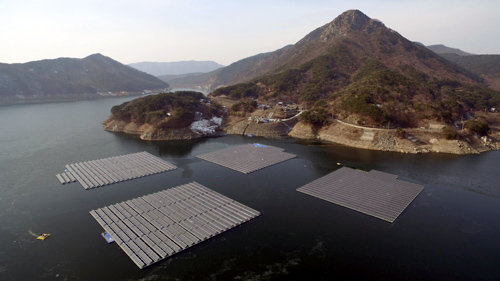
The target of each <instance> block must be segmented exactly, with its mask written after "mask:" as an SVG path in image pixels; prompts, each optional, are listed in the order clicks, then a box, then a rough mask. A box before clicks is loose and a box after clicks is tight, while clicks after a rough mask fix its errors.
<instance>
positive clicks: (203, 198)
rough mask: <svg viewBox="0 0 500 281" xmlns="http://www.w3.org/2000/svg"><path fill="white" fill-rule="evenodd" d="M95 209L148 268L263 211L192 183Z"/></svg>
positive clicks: (94, 213)
mask: <svg viewBox="0 0 500 281" xmlns="http://www.w3.org/2000/svg"><path fill="white" fill-rule="evenodd" d="M90 214H91V215H92V216H93V217H94V218H95V220H97V222H98V223H99V224H100V225H101V226H102V227H103V228H104V230H105V231H106V232H108V234H110V236H111V237H112V238H113V239H114V240H115V241H116V243H117V244H118V245H119V246H120V248H121V249H122V250H123V251H124V252H125V253H126V254H127V255H128V256H129V257H130V259H132V261H133V262H134V263H135V264H136V265H137V266H138V267H139V268H144V267H146V266H149V265H151V264H153V263H155V262H157V261H160V260H162V259H164V258H166V257H169V256H171V255H173V254H175V253H177V252H180V251H182V250H184V249H186V248H189V247H191V246H193V245H195V244H198V243H200V242H202V241H205V240H207V239H209V238H210V237H213V236H215V235H217V234H220V233H222V232H224V231H226V230H229V229H231V228H233V227H236V226H237V225H240V224H242V223H244V222H246V221H249V220H250V219H252V218H255V217H257V216H259V215H260V213H259V212H258V211H256V210H254V209H251V208H249V207H247V206H245V205H243V204H241V203H238V202H236V201H234V200H232V199H230V198H228V197H226V196H223V195H221V194H219V193H217V192H215V191H213V190H211V189H208V188H207V187H205V186H203V185H201V184H199V183H196V182H192V183H189V184H185V185H181V186H178V187H174V188H170V189H166V190H163V191H160V192H156V193H152V194H149V195H145V196H142V197H139V198H136V199H132V200H128V201H125V202H121V203H117V204H114V205H110V206H107V207H103V208H100V209H97V210H92V211H90Z"/></svg>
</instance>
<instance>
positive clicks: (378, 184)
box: [297, 167, 424, 222]
mask: <svg viewBox="0 0 500 281" xmlns="http://www.w3.org/2000/svg"><path fill="white" fill-rule="evenodd" d="M397 177H398V176H397V175H393V174H389V173H384V172H380V171H376V170H371V171H370V172H364V171H361V170H355V169H351V168H347V167H342V168H340V169H338V170H336V171H334V172H332V173H330V174H328V175H326V176H324V177H321V178H319V179H317V180H315V181H313V182H311V183H308V184H306V185H304V186H302V187H300V188H298V189H297V191H300V192H303V193H306V194H309V195H312V196H314V197H317V198H321V199H324V200H326V201H329V202H332V203H335V204H338V205H341V206H344V207H347V208H350V209H353V210H356V211H359V212H362V213H365V214H368V215H371V216H374V217H377V218H380V219H383V220H386V221H388V222H394V220H396V218H397V217H398V216H399V215H400V214H401V213H402V212H403V211H404V210H405V209H406V207H408V205H409V204H410V203H411V202H412V201H413V200H414V199H415V198H416V197H417V195H418V194H419V193H420V192H421V191H422V189H423V188H424V187H423V186H421V185H418V184H414V183H410V182H406V181H402V180H398V179H397Z"/></svg>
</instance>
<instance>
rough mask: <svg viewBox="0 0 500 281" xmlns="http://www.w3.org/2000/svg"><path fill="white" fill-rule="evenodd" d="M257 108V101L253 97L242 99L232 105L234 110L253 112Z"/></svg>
mask: <svg viewBox="0 0 500 281" xmlns="http://www.w3.org/2000/svg"><path fill="white" fill-rule="evenodd" d="M256 108H257V101H255V100H252V99H247V100H244V101H240V102H238V103H235V104H233V105H232V106H231V111H232V112H242V113H245V112H253V111H254V110H255V109H256Z"/></svg>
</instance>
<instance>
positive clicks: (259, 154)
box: [198, 143, 295, 174]
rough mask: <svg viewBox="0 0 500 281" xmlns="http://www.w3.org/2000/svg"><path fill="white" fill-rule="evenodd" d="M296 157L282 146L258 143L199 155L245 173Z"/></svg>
mask: <svg viewBox="0 0 500 281" xmlns="http://www.w3.org/2000/svg"><path fill="white" fill-rule="evenodd" d="M294 157H295V155H294V154H291V153H287V152H284V149H282V148H279V147H275V146H270V145H263V144H258V143H254V144H244V145H238V146H232V147H229V148H225V149H221V150H218V151H215V152H210V153H206V154H202V155H199V156H198V158H201V159H204V160H207V161H210V162H212V163H215V164H218V165H221V166H224V167H226V168H229V169H233V170H236V171H238V172H242V173H244V174H248V173H251V172H255V171H257V170H260V169H263V168H266V167H268V166H271V165H274V164H277V163H280V162H283V161H286V160H289V159H292V158H294Z"/></svg>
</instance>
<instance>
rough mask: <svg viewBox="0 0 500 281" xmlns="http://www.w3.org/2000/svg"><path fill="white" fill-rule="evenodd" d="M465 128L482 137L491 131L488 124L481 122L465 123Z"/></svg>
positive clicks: (471, 121)
mask: <svg viewBox="0 0 500 281" xmlns="http://www.w3.org/2000/svg"><path fill="white" fill-rule="evenodd" d="M465 128H466V129H467V130H469V131H470V132H473V133H475V134H478V135H480V136H486V135H487V134H488V132H489V131H490V127H489V126H488V124H487V123H485V122H482V121H479V120H469V121H467V122H465Z"/></svg>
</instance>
